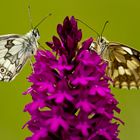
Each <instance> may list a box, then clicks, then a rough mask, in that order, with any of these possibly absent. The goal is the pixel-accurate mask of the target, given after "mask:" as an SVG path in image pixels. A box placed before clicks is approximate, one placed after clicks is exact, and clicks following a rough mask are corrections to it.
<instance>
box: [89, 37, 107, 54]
mask: <svg viewBox="0 0 140 140" xmlns="http://www.w3.org/2000/svg"><path fill="white" fill-rule="evenodd" d="M108 43H109V42H108V41H107V39H106V38H104V37H101V36H100V37H98V38H97V40H95V41H93V42H92V43H91V45H90V47H89V49H90V50H93V51H96V52H97V53H98V54H99V55H101V54H102V53H103V52H104V50H105V49H106V48H107V46H108Z"/></svg>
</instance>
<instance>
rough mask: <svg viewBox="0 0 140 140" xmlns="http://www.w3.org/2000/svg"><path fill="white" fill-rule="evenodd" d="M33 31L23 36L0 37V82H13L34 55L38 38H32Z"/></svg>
mask: <svg viewBox="0 0 140 140" xmlns="http://www.w3.org/2000/svg"><path fill="white" fill-rule="evenodd" d="M33 31H34V30H32V31H30V32H29V33H27V34H26V35H23V36H21V35H16V34H11V35H3V36H0V81H6V82H8V81H11V80H13V79H14V77H15V76H16V75H17V74H18V73H19V72H20V70H21V69H22V67H23V66H24V64H25V63H26V61H27V60H28V58H30V57H31V55H33V54H35V52H36V49H37V46H38V44H37V39H38V38H36V37H35V36H33V34H32V32H33Z"/></svg>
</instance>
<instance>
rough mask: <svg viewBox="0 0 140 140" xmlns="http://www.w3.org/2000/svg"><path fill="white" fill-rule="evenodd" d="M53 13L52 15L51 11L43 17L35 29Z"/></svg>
mask: <svg viewBox="0 0 140 140" xmlns="http://www.w3.org/2000/svg"><path fill="white" fill-rule="evenodd" d="M51 15H52V13H49V14H48V15H47V16H46V17H44V18H43V19H41V20H40V22H39V23H38V24H37V25H36V26H35V27H34V29H36V28H37V27H38V26H39V25H40V24H41V23H42V22H44V21H45V20H46V19H47V18H48V17H50V16H51Z"/></svg>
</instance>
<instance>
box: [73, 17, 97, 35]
mask: <svg viewBox="0 0 140 140" xmlns="http://www.w3.org/2000/svg"><path fill="white" fill-rule="evenodd" d="M76 20H77V21H79V22H81V23H82V24H84V25H85V26H87V27H88V28H89V29H90V30H92V31H93V32H95V33H96V34H97V36H100V34H99V33H98V32H97V31H95V30H94V29H93V28H91V27H90V26H89V25H88V24H86V23H85V22H83V21H82V20H80V19H76Z"/></svg>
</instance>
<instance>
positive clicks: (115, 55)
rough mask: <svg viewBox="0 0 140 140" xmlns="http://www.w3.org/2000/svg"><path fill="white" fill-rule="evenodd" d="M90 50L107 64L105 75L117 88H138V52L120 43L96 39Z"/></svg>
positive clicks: (139, 71) (139, 60)
mask: <svg viewBox="0 0 140 140" xmlns="http://www.w3.org/2000/svg"><path fill="white" fill-rule="evenodd" d="M90 50H93V51H96V52H97V53H98V54H99V55H100V56H101V57H102V58H103V59H104V60H105V61H107V62H108V67H107V70H106V73H107V75H108V76H109V77H110V78H111V79H112V80H113V86H114V87H117V88H128V89H132V88H137V89H138V88H140V52H139V51H137V50H135V49H133V48H131V47H128V46H127V45H123V44H121V43H115V42H109V41H108V40H106V39H105V38H104V37H99V38H97V41H94V42H93V43H92V44H91V46H90Z"/></svg>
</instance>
